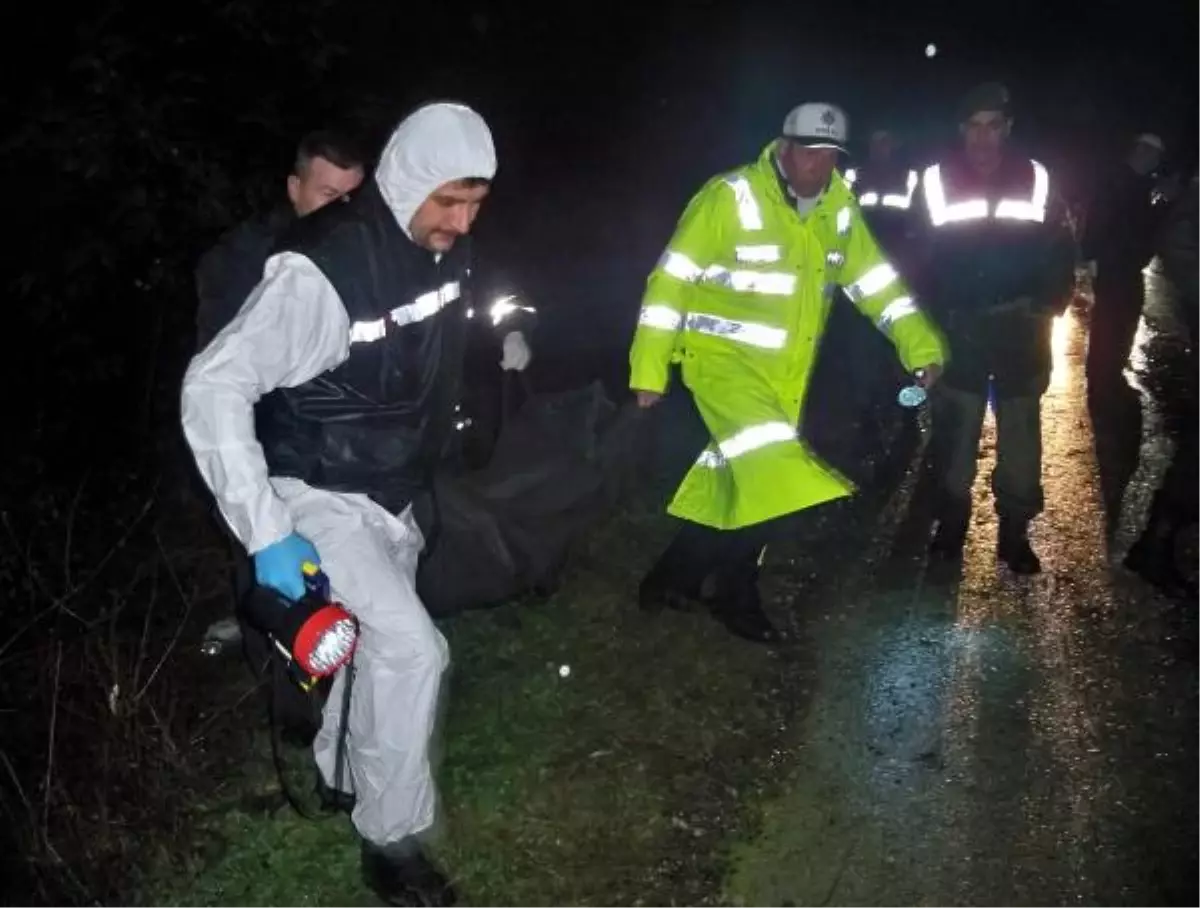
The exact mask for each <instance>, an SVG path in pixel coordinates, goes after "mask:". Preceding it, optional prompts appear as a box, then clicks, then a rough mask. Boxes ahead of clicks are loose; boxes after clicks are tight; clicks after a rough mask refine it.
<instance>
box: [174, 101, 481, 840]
mask: <svg viewBox="0 0 1200 908" xmlns="http://www.w3.org/2000/svg"><path fill="white" fill-rule="evenodd" d="M495 171H496V154H495V149H494V146H493V143H492V137H491V133H490V131H489V130H488V127H487V125H486V123H484V121H483V119H482V118H481V117H480V116H479V115H478V114H476V113H475V112H474V111H472V110H470V109H469V108H466V107H462V106H460V105H455V104H432V105H429V106H427V107H424V108H421V109H420V110H418V111H416V112H415V113H414V114H412V115H411V116H410V117H408V118H407V119H406V120H405V121H404V122H402V123H401V124H400V125H399V126H398V127H397V128H396V131H395V132H394V133H393V134H392V137H391V139H390V140H389V141H388V144H387V147H386V148H385V149H384V151H383V154H382V155H381V157H380V161H379V164H378V166H377V168H376V170H375V180H376V181H377V183H378V185H379V189H380V192H381V195H382V196H383V198H384V200H385V202H386V203H387V206H388V208H389V209H390V210H391V212H392V213H393V214H394V215H395V217H396V221H397V223H398V224H399V225H400V227H401V228H402V229H403V230H404V232H405V234H407V235H408V236H409V237H410V239H411V233H410V232H409V225H410V222H411V221H412V217H413V215H414V213H415V212H416V210H417V208H418V207H419V206H420V205H421V203H422V202H424V201H425V199H426V198H428V196H429V194H430V193H431V192H432V191H433V190H434V189H436V188H437V187H438V186H440V185H442V184H444V183H447V182H449V181H451V180H458V179H463V178H466V177H485V178H488V179H491V178H492V177H493V176H494V175H495ZM433 254H434V253H432V252H431V253H430V255H433ZM349 349H350V320H349V316H348V314H347V312H346V310H345V308H344V307H343V305H342V303H341V301H340V299H339V298H338V295H337V292H336V291H335V290H334V288H333V286H332V285H331V284H330V283H329V281H328V280H327V279H326V278H325V276H324V274H323V273H322V272H321V271H320V269H318V268H317V266H316V265H315V264H313V262H312V261H311V260H309V259H308V258H307V257H306V256H304V255H301V254H298V253H294V252H284V253H280V254H277V255H274V256H272V257H271V258H270V259H268V260H267V262H266V265H265V266H264V271H263V278H262V281H261V282H260V283H259V284H258V286H257V287H256V288H255V290H254V291H253V292H252V293H251V295H250V296H249V297H248V298H247V300H246V302H245V304H244V305H243V306H242V309H241V311H240V312H239V313H238V315H237V316H236V318H234V320H233V321H232V322H231V323H230V324H229V325H228V326H227V327H226V328H225V329H224V330H223V331H222V332H221V333H220V334H219V335H217V337H216V338H215V339H214V340H213V341H212V343H211V344H209V346H208V347H206V348H205V349H204V351H203V352H201V353H200V354H199V355H198V356H196V358H195V359H193V360H192V362H191V365H190V366H189V368H188V370H187V374H186V376H185V378H184V381H183V392H182V420H183V430H184V434H185V435H186V437H187V441H188V444H189V445H190V446H191V449H192V452H193V453H194V455H195V458H196V462H197V465H198V467H199V470H200V473H201V475H202V476H203V477H204V480H205V482H206V483H207V484H208V487H209V488H210V489H211V490H212V492H213V494H214V496H215V497H216V500H217V503H218V506H219V507H220V509H221V513H222V514H223V515H224V517H225V519H226V521H227V522H228V523H229V526H230V527H231V529H232V530H233V532H234V533H235V534H236V535H237V537H238V539H240V540H241V542H242V543H243V544H244V545H245V546H246V549H247V551H249V552H250V553H255V552H258V551H260V550H262V549H263V548H265V547H267V546H269V545H271V544H273V543H275V542H278V541H279V540H281V539H283V538H284V537H286V536H288V535H289V534H290V533H292V532H295V533H298V534H300V535H301V536H304V537H306V538H307V539H308V540H309V541H311V542H312V544H313V545H314V546H315V547H316V549H317V552H318V554H319V555H320V557H321V564H322V568H323V569H324V571H325V573H326V574H327V576H328V577H329V581H330V585H331V587H332V592H333V595H334V598H335V599H337V600H338V601H341V602H342V603H343V604H345V606H346V607H347V608H349V609H350V610H351V611H352V612H353V613H354V614H355V615H356V616H357V617H358V619H359V622H360V624H361V637H360V639H359V646H358V652H357V654H356V656H355V663H354V664H355V669H356V675H355V681H354V686H353V689H352V692H351V703H350V715H349V730H348V735H347V742H346V751H345V752H346V767H345V768H346V769H347V770H348V772H349V777H350V778H351V779H352V780H353V783H354V788H355V794H356V795H357V802H356V805H355V808H354V812H353V815H352V820H353V823H354V826H355V828H356V829H357V830H358V832H359V833H360V834H361V835H362V836H363V838H365V839H366V840H367V841H369V842H372V843H374V844H376V845H386V844H388V843H389V842H394V841H397V840H399V839H402V838H405V837H406V836H409V835H413V834H415V833H418V832H420V831H422V830H424V829H426V828H428V827H429V826H431V825H432V823H433V821H434V812H435V790H434V783H433V778H432V774H431V770H430V765H429V739H430V735H431V733H432V731H433V726H434V722H435V717H436V712H437V702H438V689H439V686H440V683H441V678H442V674H443V672H444V670H445V668H446V666H447V665H448V664H449V655H448V650H447V647H446V642H445V640H444V638H443V637H442V635H441V634H440V633H439V632H438V630H437V629H436V628H435V627H434V625H433V622H432V621H430V619H429V616H428V614H427V613H426V611H425V608H424V607H423V606H422V604H421V602H420V600H419V599H418V598H417V593H416V588H415V578H416V569H417V558H418V555H419V554H420V551H421V549H422V547H423V544H424V543H423V539H422V536H421V531H420V530H419V529H418V527H417V525H416V522H415V521H414V519H413V516H412V509H411V507H410V508H408V509H406V510H405V511H404V512H403V513H401V514H399V515H394V514H391V513H389V512H388V511H386V510H385V509H383V508H382V507H380V506H379V505H377V504H376V503H375V502H373V501H371V500H370V499H369V498H368V497H367V496H366V495H364V494H349V493H339V492H330V491H324V490H321V489H315V488H312V487H310V486H308V485H306V484H305V483H303V482H301V481H300V480H298V479H291V478H282V477H274V478H273V477H271V476H269V475H268V473H267V465H266V462H265V460H264V458H263V453H262V448H261V447H260V446H259V443H258V441H257V439H256V438H255V434H254V404H255V402H256V401H257V400H258V399H259V398H260V397H262V396H263V395H264V394H267V393H268V392H270V391H272V390H273V389H275V388H278V387H296V386H298V385H302V384H304V383H306V382H308V381H310V380H312V379H313V378H316V377H317V376H319V375H321V374H323V373H325V372H327V371H329V370H331V369H334V368H336V367H337V366H338V365H340V364H341V363H343V362H344V361H345V360H346V359H347V357H348V355H349ZM344 674H345V672H344V671H343V672H340V673H339V674H338V676H337V678H336V679H335V681H334V685H333V689H332V692H331V694H330V697H329V701H328V705H327V706H326V709H325V715H324V721H323V727H322V728H321V731H320V733H319V734H318V735H317V739H316V742H315V743H314V748H313V749H314V753H315V756H316V761H317V766H318V768H319V770H320V772H321V774H322V776H323V777H324V779H325V781H326V783H327V784H329V785H330V786H332V785H333V780H334V775H335V765H334V764H335V760H336V752H337V733H338V729H339V725H340V714H341V706H342V700H343V696H342V691H343V684H344V683H345V678H344Z"/></svg>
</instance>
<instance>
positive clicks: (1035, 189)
mask: <svg viewBox="0 0 1200 908" xmlns="http://www.w3.org/2000/svg"><path fill="white" fill-rule="evenodd" d="M1028 168H1029V170H1031V172H1032V179H1031V180H1030V181H1029V183H1028V185H1027V186H1015V187H1013V189H1014V191H1013V192H1011V193H1010V194H1006V195H1005V196H1002V197H1000V198H999V199H997V200H996V201H995V202H992V201H991V200H989V199H988V198H987V197H986V196H984V195H982V194H978V193H973V192H970V191H969V190H968V191H967V192H957V193H956V192H954V188H953V187H948V186H947V185H946V184H947V182H948V181H947V179H946V175H945V174H943V172H942V165H941V164H930V165H929V166H928V167H926V168H925V172H924V173H923V174H922V175H921V189H922V191H923V192H924V194H925V206H926V208H927V209H928V212H929V222H930V223H931V224H932V225H933V226H934V227H944V226H946V225H948V224H961V223H963V222H965V221H983V220H989V219H990V220H995V221H1001V222H1003V221H1026V222H1034V223H1038V224H1041V223H1043V222H1044V221H1045V220H1046V204H1047V203H1048V202H1049V200H1050V174H1048V173H1047V172H1046V168H1045V167H1044V166H1042V164H1041V163H1039V162H1038V161H1034V160H1030V161H1029V162H1028Z"/></svg>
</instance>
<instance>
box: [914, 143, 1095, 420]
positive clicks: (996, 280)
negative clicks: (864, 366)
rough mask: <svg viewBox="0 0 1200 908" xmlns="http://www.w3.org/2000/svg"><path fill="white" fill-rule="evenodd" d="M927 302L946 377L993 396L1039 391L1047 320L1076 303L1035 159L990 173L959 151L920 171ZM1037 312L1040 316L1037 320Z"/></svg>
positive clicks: (1047, 354) (1046, 360)
mask: <svg viewBox="0 0 1200 908" xmlns="http://www.w3.org/2000/svg"><path fill="white" fill-rule="evenodd" d="M918 199H919V202H918V204H919V207H920V208H922V209H923V210H924V215H925V216H924V219H923V220H924V229H923V230H922V234H923V243H924V245H925V250H924V253H925V254H924V264H923V266H922V289H923V291H924V293H925V298H924V303H925V304H926V305H927V306H928V308H929V311H930V312H931V313H932V314H933V315H934V316H935V317H936V318H937V319H938V321H939V322H940V324H941V325H942V327H943V328H944V330H945V331H946V333H947V335H948V338H949V343H950V347H951V354H952V356H951V361H950V362H949V364H948V365H947V369H946V374H945V375H944V377H943V379H942V381H943V382H944V383H945V384H947V385H949V386H951V387H954V388H958V389H960V390H964V391H970V392H972V393H982V392H983V391H984V390H985V389H987V387H988V386H989V384H990V385H991V387H992V388H994V389H995V392H996V394H997V395H1000V396H1004V397H1009V396H1018V397H1020V396H1030V395H1036V394H1040V393H1042V392H1043V391H1044V390H1045V388H1046V385H1047V383H1048V381H1049V376H1050V369H1051V350H1050V330H1049V329H1050V323H1049V318H1048V317H1049V316H1050V315H1052V314H1053V313H1055V312H1061V311H1062V309H1063V308H1064V307H1065V306H1066V304H1067V301H1068V300H1069V298H1070V289H1071V285H1072V282H1073V277H1074V245H1073V242H1072V239H1071V235H1070V233H1069V231H1068V230H1067V228H1066V225H1065V224H1064V223H1063V218H1062V212H1061V205H1060V204H1058V202H1057V201H1056V200H1054V199H1053V198H1052V194H1051V183H1050V175H1049V174H1048V173H1047V170H1046V168H1045V167H1044V166H1043V165H1042V164H1041V163H1040V162H1038V161H1035V160H1031V159H1029V158H1026V157H1022V156H1020V155H1015V154H1013V155H1006V156H1005V157H1004V158H1003V159H1002V161H1001V163H1000V166H999V168H998V169H997V170H996V171H995V172H994V173H992V174H989V175H988V176H986V177H985V176H982V175H980V174H979V173H977V172H976V171H975V169H974V168H973V167H972V166H971V165H970V163H969V162H968V161H967V160H966V158H965V157H964V156H963V154H961V153H956V154H951V155H947V156H946V158H944V159H943V160H942V161H940V162H938V163H935V164H931V165H930V166H929V167H927V168H925V170H924V171H923V172H922V174H921V185H920V190H919V196H918ZM1031 316H1038V317H1031Z"/></svg>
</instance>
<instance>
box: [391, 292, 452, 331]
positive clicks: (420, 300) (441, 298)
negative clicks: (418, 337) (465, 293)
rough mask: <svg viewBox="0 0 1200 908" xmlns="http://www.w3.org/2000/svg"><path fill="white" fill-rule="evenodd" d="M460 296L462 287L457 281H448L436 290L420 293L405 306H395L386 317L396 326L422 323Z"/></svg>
mask: <svg viewBox="0 0 1200 908" xmlns="http://www.w3.org/2000/svg"><path fill="white" fill-rule="evenodd" d="M460 296H462V287H461V286H459V283H458V281H449V282H448V283H445V284H443V285H442V286H441V287H438V289H437V290H430V291H429V292H428V293H422V294H421V295H420V296H418V297H417V298H416V299H415V300H414V301H413V302H411V303H409V304H408V305H406V306H397V307H396V308H395V309H393V310H392V311H391V312H389V313H388V315H389V316H390V317H391V319H392V321H393V322H395V323H396V324H397V325H401V326H403V325H411V324H413V323H414V322H419V321H423V320H425V319H427V318H429V317H430V316H431V315H437V314H438V313H439V312H441V311H442V309H444V308H445V307H446V306H448V305H450V303H452V302H454V301H455V300H456V299H458V298H459V297H460Z"/></svg>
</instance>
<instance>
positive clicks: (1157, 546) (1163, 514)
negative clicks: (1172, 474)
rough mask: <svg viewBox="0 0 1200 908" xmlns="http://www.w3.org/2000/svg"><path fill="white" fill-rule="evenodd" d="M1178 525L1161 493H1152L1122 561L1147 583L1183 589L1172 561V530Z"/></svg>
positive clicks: (1162, 588) (1184, 585) (1173, 541)
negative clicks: (1142, 522) (1140, 527)
mask: <svg viewBox="0 0 1200 908" xmlns="http://www.w3.org/2000/svg"><path fill="white" fill-rule="evenodd" d="M1178 529H1179V527H1178V526H1177V522H1176V521H1175V520H1173V519H1172V518H1171V515H1170V507H1169V505H1168V504H1167V502H1166V500H1165V499H1164V497H1163V496H1162V495H1161V494H1158V495H1155V496H1154V503H1153V505H1152V506H1151V508H1150V516H1149V519H1148V520H1147V521H1146V529H1145V530H1143V531H1142V535H1141V536H1139V537H1138V538H1137V542H1135V543H1134V544H1133V546H1132V547H1131V548H1130V549H1129V553H1128V554H1127V555H1126V556H1125V560H1124V561H1123V562H1122V563H1123V564H1124V565H1125V567H1127V568H1128V569H1129V570H1131V571H1133V572H1134V573H1135V574H1137V575H1138V576H1139V577H1141V578H1142V579H1143V580H1145V581H1146V582H1147V583H1149V584H1151V585H1153V586H1156V587H1158V588H1159V589H1161V590H1164V591H1165V592H1168V593H1178V592H1181V591H1184V590H1185V589H1186V582H1185V580H1184V578H1183V577H1181V576H1180V574H1179V569H1178V567H1177V565H1176V564H1175V534H1176V532H1177V531H1178Z"/></svg>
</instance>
